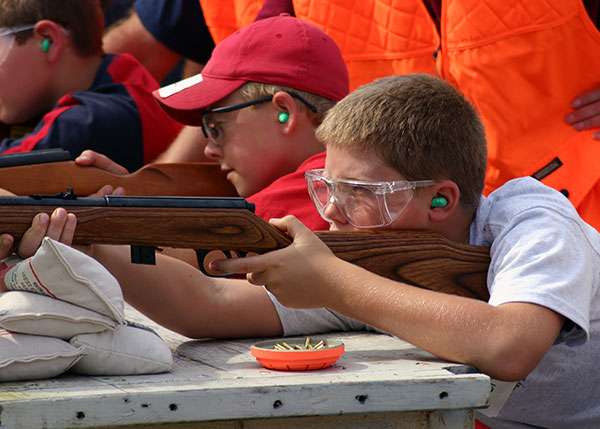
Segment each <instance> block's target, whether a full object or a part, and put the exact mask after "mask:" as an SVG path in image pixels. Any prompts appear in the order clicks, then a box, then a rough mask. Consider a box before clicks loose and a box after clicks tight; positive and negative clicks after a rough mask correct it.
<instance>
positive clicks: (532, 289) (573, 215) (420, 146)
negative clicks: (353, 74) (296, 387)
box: [212, 75, 600, 428]
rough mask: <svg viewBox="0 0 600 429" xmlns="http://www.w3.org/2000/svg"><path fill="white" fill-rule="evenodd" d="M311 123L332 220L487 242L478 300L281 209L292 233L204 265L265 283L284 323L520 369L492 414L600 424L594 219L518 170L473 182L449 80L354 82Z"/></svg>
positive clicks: (468, 116)
mask: <svg viewBox="0 0 600 429" xmlns="http://www.w3.org/2000/svg"><path fill="white" fill-rule="evenodd" d="M317 137H318V138H319V139H320V140H321V141H322V142H323V143H324V144H325V146H326V147H327V159H326V164H325V168H324V169H321V170H312V171H308V172H307V174H306V177H307V181H308V185H309V191H310V194H311V197H312V199H313V201H314V204H315V205H316V207H317V209H318V211H319V213H320V214H321V216H322V217H323V218H324V219H325V220H327V221H328V222H329V223H330V225H331V229H332V230H345V231H350V230H362V229H377V230H380V229H426V230H432V231H437V232H439V233H441V234H442V235H444V236H445V237H446V238H448V239H451V240H454V241H458V242H463V243H469V244H472V245H484V246H490V250H491V264H490V269H489V274H488V288H489V292H490V300H489V302H482V301H477V300H474V299H469V298H464V297H460V296H454V295H447V294H443V293H439V292H434V291H431V290H425V289H420V288H416V287H413V286H410V285H407V284H404V283H399V282H395V281H392V280H389V279H386V278H383V277H379V276H377V275H376V274H373V273H371V272H368V271H366V270H364V269H362V268H360V267H358V266H355V265H352V264H350V263H348V262H345V261H342V260H341V259H338V258H337V257H335V256H334V255H333V254H332V252H331V251H330V250H329V249H328V248H327V247H326V246H325V245H324V244H323V243H322V242H321V241H320V240H319V239H318V238H317V237H316V236H315V235H314V234H313V233H312V232H311V231H310V230H308V229H307V228H306V227H305V226H304V225H303V224H302V223H300V222H299V221H298V220H297V219H295V218H294V217H291V216H289V217H285V218H283V219H275V220H272V223H273V224H274V225H275V226H277V227H278V228H280V229H281V230H282V231H284V232H286V233H287V234H289V235H291V236H292V237H293V238H294V242H293V244H292V245H290V246H289V247H287V248H285V249H282V250H278V251H275V252H271V253H267V254H264V255H260V256H251V257H246V258H240V259H234V260H221V261H215V262H213V264H212V265H213V268H216V269H218V270H220V271H222V272H228V273H234V272H237V273H247V278H248V280H249V281H250V282H251V283H253V284H255V285H261V286H262V285H264V286H265V287H266V289H267V290H268V291H269V292H270V296H271V299H272V302H273V303H274V305H275V306H276V309H277V314H278V318H279V320H280V322H281V325H282V331H283V334H284V335H307V334H314V333H319V332H327V331H333V330H340V329H344V330H357V329H376V330H379V331H383V332H387V333H390V334H392V335H395V336H398V337H400V338H402V339H404V340H406V341H409V342H410V343H412V344H414V345H416V346H417V347H419V348H422V349H424V350H427V351H429V352H431V353H433V354H435V355H437V356H439V357H441V358H443V359H447V360H451V361H456V362H461V363H466V364H469V365H472V366H474V367H476V368H478V369H479V370H480V371H482V372H484V373H487V374H489V375H490V376H492V377H494V378H497V379H500V380H508V381H520V383H518V384H516V387H515V388H514V390H513V391H512V393H510V395H509V396H508V399H507V400H506V402H505V403H504V404H503V405H502V404H500V405H499V406H500V411H499V413H498V415H497V416H495V417H494V418H493V419H490V418H486V417H485V416H481V417H480V419H482V420H485V421H486V422H487V423H489V424H490V426H491V427H494V428H496V427H498V428H507V427H510V428H516V427H525V426H526V427H534V426H535V427H585V428H592V427H600V410H599V409H598V407H597V398H598V397H600V371H598V370H597V356H600V337H599V334H600V234H599V233H598V232H597V231H596V230H595V229H594V228H592V227H591V226H589V225H588V224H586V223H585V222H584V221H582V219H581V218H580V217H579V216H578V214H577V212H576V210H575V209H574V207H573V206H572V205H571V203H570V202H569V201H568V200H567V199H566V198H565V197H564V196H563V195H562V194H561V193H559V192H557V191H555V190H553V189H551V188H549V187H546V186H545V185H543V184H541V183H540V182H538V181H536V180H534V179H532V178H521V179H515V180H512V181H510V182H508V183H507V184H505V185H504V186H502V187H501V188H499V189H498V190H496V191H495V192H493V193H492V194H491V195H490V196H489V197H488V198H485V197H482V196H481V190H482V187H483V178H484V172H485V165H486V145H485V137H484V131H483V127H482V125H481V123H480V121H479V118H478V116H477V114H476V112H475V111H474V109H473V107H471V105H470V104H469V103H468V102H467V101H466V100H465V99H464V98H463V97H462V95H461V94H459V93H458V92H457V91H456V90H455V89H454V88H452V87H451V86H450V85H448V84H447V83H445V82H444V81H442V80H439V79H437V78H434V77H431V76H427V75H409V76H403V77H391V78H386V79H381V80H378V81H375V82H373V83H371V84H368V85H365V86H363V87H361V88H359V89H358V90H356V91H354V92H353V93H351V94H350V95H348V96H347V97H346V98H344V99H343V100H342V101H340V102H339V103H338V104H337V105H336V106H335V107H333V109H332V110H331V111H330V112H329V114H328V115H327V117H326V118H325V120H324V122H323V123H322V124H321V126H320V127H319V128H318V129H317ZM509 392H510V391H509ZM530 425H531V426H530Z"/></svg>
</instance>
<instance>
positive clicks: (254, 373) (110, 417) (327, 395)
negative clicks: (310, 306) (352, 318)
mask: <svg viewBox="0 0 600 429" xmlns="http://www.w3.org/2000/svg"><path fill="white" fill-rule="evenodd" d="M130 314H131V312H130ZM134 319H135V320H137V321H141V320H142V319H143V317H141V316H139V313H138V315H137V316H136V317H134ZM160 333H161V335H162V336H163V338H165V339H166V340H167V342H169V344H170V345H171V346H172V348H173V350H175V356H176V365H175V369H174V371H173V372H172V373H169V374H159V375H152V376H132V377H81V376H73V375H68V376H62V377H59V378H57V379H53V380H44V381H35V382H23V383H5V384H0V428H2V429H4V428H19V429H30V428H42V427H43V428H48V429H51V428H69V427H80V428H83V427H88V428H89V427H122V426H126V425H143V426H140V427H155V425H158V424H162V425H163V426H160V427H161V428H167V427H168V428H171V427H172V428H176V427H178V428H181V429H189V428H192V427H197V428H209V427H214V428H219V429H221V428H222V429H225V428H228V429H229V428H231V429H233V428H239V427H244V428H248V427H252V428H254V427H257V428H258V427H261V428H280V427H284V425H285V427H286V428H288V429H289V428H293V427H309V428H311V427H313V428H321V427H332V426H338V427H351V426H349V425H346V424H343V422H344V420H345V421H347V422H349V421H353V422H361V421H362V423H363V425H362V426H352V427H390V428H392V427H394V428H413V427H432V428H446V427H448V428H450V427H468V424H469V422H470V417H471V411H470V410H471V409H473V408H478V407H483V406H486V404H487V400H488V397H489V392H490V379H489V378H488V377H487V376H485V375H482V374H478V373H472V372H471V373H470V371H469V370H470V369H469V368H467V367H465V366H462V365H456V364H451V363H448V362H444V361H440V360H438V359H436V358H434V357H433V356H432V355H430V354H428V353H426V352H423V351H421V350H419V349H416V348H415V347H413V346H412V345H410V344H408V343H406V342H403V341H401V340H398V339H394V338H391V337H388V336H385V335H377V334H366V333H347V334H330V335H325V336H324V337H326V338H331V339H337V340H341V341H343V342H344V343H345V345H346V354H345V355H344V356H343V357H342V359H341V360H340V361H339V362H338V364H337V365H335V366H334V367H332V368H329V369H325V370H320V371H314V372H292V373H288V372H277V371H270V370H266V369H263V368H261V367H259V366H258V364H257V363H256V361H255V360H254V358H253V357H252V356H251V355H250V354H249V353H248V350H249V347H250V345H251V344H253V343H254V342H256V340H239V341H186V340H187V339H186V338H185V337H181V336H179V335H177V334H175V333H172V332H170V331H167V330H164V329H160ZM379 413H386V414H388V418H387V420H386V421H387V422H388V424H387V425H385V426H381V425H379V424H378V423H377V422H380V421H381V419H382V416H383V415H384V414H379ZM346 414H355V416H353V417H348V416H346ZM315 416H325V417H320V418H318V419H317V417H315ZM286 418H290V419H289V420H287V419H286ZM247 419H259V420H250V421H247V422H246V423H247V424H249V426H248V425H246V423H244V424H242V423H241V422H242V421H246V420H247ZM265 419H268V420H265ZM282 419H286V420H282ZM315 419H316V420H315ZM361 419H362V420H361ZM213 421H220V422H219V423H199V424H198V425H191V424H190V423H189V422H213ZM252 422H254V423H252ZM260 422H262V423H260ZM284 422H286V423H284ZM394 422H396V423H394ZM419 422H421V423H419ZM451 422H453V423H452V424H451V425H450V426H448V423H451ZM178 423H181V424H182V425H179V424H178ZM252 424H254V426H252ZM240 425H242V426H240Z"/></svg>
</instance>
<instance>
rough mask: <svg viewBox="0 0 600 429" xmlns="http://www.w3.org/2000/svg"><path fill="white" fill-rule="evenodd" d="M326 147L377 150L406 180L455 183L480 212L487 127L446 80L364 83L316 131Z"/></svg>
mask: <svg viewBox="0 0 600 429" xmlns="http://www.w3.org/2000/svg"><path fill="white" fill-rule="evenodd" d="M316 135H317V138H318V139H319V140H320V141H321V142H322V143H324V144H325V145H326V146H335V147H336V148H349V149H357V150H363V151H371V150H374V151H375V152H376V153H377V155H378V156H379V157H380V158H381V159H382V160H383V161H384V162H385V163H386V164H388V165H389V166H390V167H392V168H394V169H396V170H397V171H398V172H399V173H400V174H401V175H402V176H403V177H404V178H405V179H407V180H429V179H433V180H443V179H450V180H452V181H453V182H455V183H456V184H457V185H458V187H459V189H460V192H461V199H460V201H461V204H462V205H463V206H465V207H471V208H473V209H474V208H476V207H477V205H478V203H479V199H480V195H481V192H482V190H483V181H484V176H485V168H486V158H487V154H486V143H485V133H484V129H483V125H482V123H481V121H480V119H479V116H478V115H477V112H476V111H475V109H474V108H473V106H472V105H471V104H470V103H469V102H468V101H467V100H466V99H465V98H464V97H463V95H462V94H460V93H459V92H458V91H457V90H456V89H454V88H453V87H452V86H450V85H449V84H448V83H446V82H445V81H443V80H441V79H438V78H436V77H433V76H430V75H425V74H414V75H406V76H395V77H388V78H383V79H379V80H376V81H374V82H372V83H370V84H367V85H364V86H362V87H360V88H358V89H357V90H355V91H354V92H352V93H351V94H349V95H348V96H347V97H346V98H344V99H343V100H341V101H340V102H338V103H337V105H336V106H335V107H333V108H332V109H331V110H330V111H329V112H328V113H327V115H326V117H325V119H324V121H323V123H322V124H321V125H320V126H319V128H318V129H317V131H316Z"/></svg>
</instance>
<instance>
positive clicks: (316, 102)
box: [238, 82, 335, 127]
mask: <svg viewBox="0 0 600 429" xmlns="http://www.w3.org/2000/svg"><path fill="white" fill-rule="evenodd" d="M279 91H284V92H293V93H296V94H298V95H299V96H300V97H302V98H303V99H305V100H306V101H308V102H309V103H310V104H312V105H313V106H315V107H316V109H317V111H316V112H313V111H312V110H310V109H308V108H307V106H305V105H304V103H302V102H300V101H298V100H296V101H297V104H298V105H299V106H300V107H301V108H302V109H304V110H305V111H306V112H307V114H308V115H309V117H310V118H311V121H312V122H313V124H314V125H315V127H316V126H318V125H319V124H320V123H321V122H322V121H323V118H324V117H325V113H327V111H328V110H329V109H331V108H332V107H333V106H334V105H335V101H333V100H329V99H328V98H325V97H321V96H320V95H315V94H312V93H310V92H306V91H299V90H297V89H294V88H289V87H287V86H278V85H269V84H266V83H259V82H248V83H246V84H245V85H244V86H242V87H241V88H240V89H239V90H238V93H239V94H240V96H241V97H242V98H243V99H244V100H245V101H249V100H253V99H256V98H259V97H264V96H266V95H275V94H276V93H277V92H279Z"/></svg>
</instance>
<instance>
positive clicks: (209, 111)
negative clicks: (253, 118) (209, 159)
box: [200, 91, 318, 140]
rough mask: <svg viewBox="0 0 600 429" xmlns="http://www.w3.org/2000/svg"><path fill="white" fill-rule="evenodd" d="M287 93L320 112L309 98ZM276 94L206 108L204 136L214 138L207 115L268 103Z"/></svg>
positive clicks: (201, 119) (313, 110)
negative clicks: (210, 132) (208, 130)
mask: <svg viewBox="0 0 600 429" xmlns="http://www.w3.org/2000/svg"><path fill="white" fill-rule="evenodd" d="M283 92H285V93H286V94H289V95H290V96H292V97H293V98H295V99H297V100H299V101H301V102H302V103H303V104H304V105H305V106H306V107H308V109H309V110H310V111H312V112H313V113H318V109H317V108H316V107H315V105H314V104H312V103H310V102H309V101H308V100H306V99H305V98H304V97H302V96H301V95H300V94H297V93H295V92H293V91H283ZM274 96H275V95H274V94H270V95H264V96H262V97H259V98H256V99H254V100H249V101H244V102H242V103H237V104H231V105H229V106H223V107H215V108H213V109H206V110H204V111H203V112H202V113H201V115H202V116H201V118H200V121H201V124H202V125H201V128H202V134H204V137H205V138H207V139H213V140H214V137H211V136H209V133H208V132H207V129H209V128H210V127H209V126H208V124H207V123H206V119H205V118H206V117H207V115H209V114H212V113H228V112H234V111H236V110H240V109H245V108H246V107H250V106H255V105H257V104H262V103H267V102H269V101H271V100H273V97H274Z"/></svg>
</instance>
